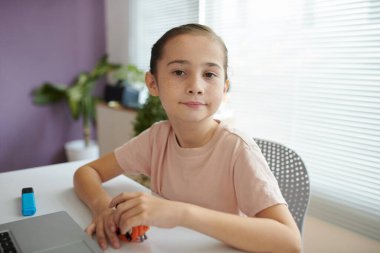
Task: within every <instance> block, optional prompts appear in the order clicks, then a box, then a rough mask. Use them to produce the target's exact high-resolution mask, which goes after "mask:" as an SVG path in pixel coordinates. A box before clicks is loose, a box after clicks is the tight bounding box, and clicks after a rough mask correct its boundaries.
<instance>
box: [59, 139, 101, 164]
mask: <svg viewBox="0 0 380 253" xmlns="http://www.w3.org/2000/svg"><path fill="white" fill-rule="evenodd" d="M65 151H66V157H67V160H68V162H72V161H79V160H86V159H92V160H95V159H97V158H99V146H98V144H97V143H96V142H95V141H90V145H89V146H88V147H85V144H84V140H74V141H69V142H67V143H66V144H65Z"/></svg>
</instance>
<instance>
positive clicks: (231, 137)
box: [220, 122, 258, 149]
mask: <svg viewBox="0 0 380 253" xmlns="http://www.w3.org/2000/svg"><path fill="white" fill-rule="evenodd" d="M220 127H221V128H222V131H223V134H222V135H223V136H224V138H223V139H224V140H225V141H228V142H229V143H230V144H232V143H235V145H240V146H241V147H242V148H254V149H257V148H258V146H257V144H256V142H255V141H254V139H253V136H251V135H249V134H248V133H246V132H244V131H241V130H239V129H237V128H235V127H233V126H230V125H227V124H225V123H223V122H221V124H220Z"/></svg>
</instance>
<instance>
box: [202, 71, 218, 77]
mask: <svg viewBox="0 0 380 253" xmlns="http://www.w3.org/2000/svg"><path fill="white" fill-rule="evenodd" d="M204 76H205V77H207V78H213V77H216V75H215V74H214V73H212V72H207V73H205V74H204Z"/></svg>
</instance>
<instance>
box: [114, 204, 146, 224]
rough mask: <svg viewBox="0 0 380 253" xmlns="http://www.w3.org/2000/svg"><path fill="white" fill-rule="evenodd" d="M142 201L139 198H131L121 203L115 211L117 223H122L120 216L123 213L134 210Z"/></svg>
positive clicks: (115, 221)
mask: <svg viewBox="0 0 380 253" xmlns="http://www.w3.org/2000/svg"><path fill="white" fill-rule="evenodd" d="M139 203H140V201H139V200H138V199H137V198H134V199H131V200H129V201H126V202H122V203H120V204H119V205H118V206H117V208H116V210H115V212H114V213H113V221H114V223H115V224H119V223H120V217H121V215H122V214H123V213H125V212H128V211H129V210H132V209H134V208H136V206H138V205H139Z"/></svg>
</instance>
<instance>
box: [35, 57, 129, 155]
mask: <svg viewBox="0 0 380 253" xmlns="http://www.w3.org/2000/svg"><path fill="white" fill-rule="evenodd" d="M120 67H121V66H120V65H117V64H110V63H109V62H108V60H107V56H103V57H101V58H100V60H99V61H98V63H97V64H96V66H95V67H94V69H93V70H91V71H90V72H82V73H80V74H79V75H78V76H77V78H76V79H75V81H74V82H73V84H72V85H70V86H67V85H64V84H53V83H50V82H45V83H43V84H42V85H41V86H40V87H38V88H37V89H35V90H34V91H33V102H34V103H35V104H37V105H48V104H51V103H56V102H58V101H62V100H63V101H66V102H67V104H68V106H69V108H70V112H71V115H72V117H73V119H75V120H78V119H80V118H82V121H83V140H77V141H72V142H68V143H66V145H65V148H66V154H67V156H68V160H69V161H72V160H80V159H89V158H97V156H98V154H99V151H98V147H97V145H96V143H95V142H94V141H91V123H92V120H94V119H95V101H96V99H95V97H94V96H93V95H92V91H93V89H94V87H95V86H96V84H97V81H98V80H99V79H100V78H101V77H103V76H105V75H106V74H107V73H110V72H111V71H115V70H117V69H119V68H120Z"/></svg>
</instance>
